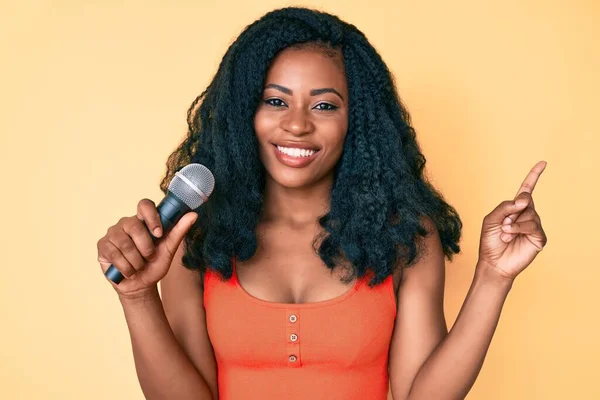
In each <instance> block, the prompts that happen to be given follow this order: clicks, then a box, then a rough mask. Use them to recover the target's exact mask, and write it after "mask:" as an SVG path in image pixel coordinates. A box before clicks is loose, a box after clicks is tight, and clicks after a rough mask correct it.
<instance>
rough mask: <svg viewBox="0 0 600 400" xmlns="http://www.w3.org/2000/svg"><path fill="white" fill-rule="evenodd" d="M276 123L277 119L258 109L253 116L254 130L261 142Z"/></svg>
mask: <svg viewBox="0 0 600 400" xmlns="http://www.w3.org/2000/svg"><path fill="white" fill-rule="evenodd" d="M276 125H277V121H276V120H275V119H274V118H272V117H270V116H269V114H268V113H265V112H261V111H258V112H257V113H256V114H255V116H254V131H255V132H256V136H257V137H258V140H259V141H260V142H261V145H262V144H263V143H262V142H263V141H265V140H267V139H268V138H269V135H270V134H271V133H272V132H273V129H274V127H275V126H276Z"/></svg>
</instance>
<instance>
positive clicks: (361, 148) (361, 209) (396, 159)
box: [160, 7, 462, 286]
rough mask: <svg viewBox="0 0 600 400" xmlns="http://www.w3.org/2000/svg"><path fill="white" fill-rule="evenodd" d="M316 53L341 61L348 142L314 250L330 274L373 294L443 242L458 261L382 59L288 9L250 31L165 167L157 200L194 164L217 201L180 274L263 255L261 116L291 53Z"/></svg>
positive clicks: (327, 17) (454, 226) (339, 25)
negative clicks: (257, 128)
mask: <svg viewBox="0 0 600 400" xmlns="http://www.w3.org/2000/svg"><path fill="white" fill-rule="evenodd" d="M306 45H316V46H319V47H321V48H324V49H332V50H341V54H342V58H343V63H344V69H345V73H346V79H347V84H348V93H349V114H348V132H347V134H346V138H345V142H344V150H343V154H342V157H341V159H340V160H339V161H338V163H337V165H336V166H335V170H334V184H333V187H332V191H331V204H330V207H329V210H328V212H327V213H326V214H325V215H323V216H321V217H320V218H319V224H320V226H321V227H322V228H323V233H322V234H321V235H319V236H318V237H317V238H315V240H314V242H313V247H314V249H315V251H316V252H317V253H318V255H319V256H320V258H321V259H322V260H323V262H324V264H325V265H326V266H327V267H328V268H329V269H331V270H333V269H334V268H335V267H336V266H340V265H342V264H346V265H349V266H350V267H349V269H350V273H351V275H349V276H348V277H347V278H345V279H344V280H343V281H345V282H349V281H350V280H352V279H353V278H354V277H355V276H358V277H362V276H364V275H365V273H366V272H367V270H368V269H370V270H372V271H373V272H374V275H373V278H372V280H371V282H370V283H369V285H370V286H373V285H376V284H378V283H381V282H382V281H383V280H384V279H385V278H386V277H388V276H389V275H390V274H391V273H392V272H393V271H394V270H395V269H396V268H404V267H409V266H411V265H413V264H414V263H415V262H416V261H417V260H418V259H419V257H420V256H421V255H422V253H423V251H424V250H425V249H424V248H423V247H422V246H421V243H422V240H421V239H422V238H423V237H424V236H427V234H428V233H430V232H429V231H428V230H427V229H426V226H427V225H425V224H424V221H428V222H429V221H430V222H431V223H433V224H434V225H435V228H436V229H437V230H438V233H439V236H440V239H441V243H442V246H443V251H444V254H445V256H446V257H447V258H448V259H449V260H452V254H453V253H459V252H460V247H459V245H458V242H459V240H460V236H461V229H462V222H461V220H460V217H459V216H458V213H457V212H456V210H455V209H454V208H453V207H452V206H450V205H449V204H448V203H446V202H445V201H444V199H443V196H442V194H441V193H439V192H438V191H437V190H436V189H435V188H434V187H433V186H432V185H431V184H430V183H429V182H428V181H427V179H426V177H425V175H424V172H423V171H424V167H425V162H426V160H425V157H424V156H423V154H422V153H421V151H420V148H419V145H418V143H417V140H416V138H415V131H414V129H413V128H412V126H411V124H410V116H409V114H408V112H407V110H406V108H405V106H404V105H403V103H402V101H401V100H400V97H399V96H398V94H397V90H396V85H395V82H394V79H393V77H392V74H391V72H390V71H389V69H388V67H387V66H386V64H385V63H384V62H383V60H382V58H381V56H380V55H379V53H378V52H377V51H376V50H375V48H374V47H373V46H372V45H371V44H370V43H369V41H368V40H367V38H366V37H365V35H364V34H363V33H362V32H361V31H359V30H358V29H357V28H356V27H355V26H354V25H351V24H349V23H346V22H344V21H342V20H341V19H340V18H338V17H337V16H335V15H332V14H329V13H325V12H322V11H318V10H314V9H308V8H300V7H287V8H282V9H277V10H274V11H271V12H269V13H267V14H265V15H264V16H263V17H261V18H260V19H258V20H256V21H255V22H253V23H252V24H250V25H248V26H246V27H245V28H244V30H243V31H242V33H241V34H240V35H239V36H238V37H237V39H236V40H235V41H234V42H233V43H232V44H231V46H230V47H229V48H228V50H227V52H226V53H225V55H224V56H223V59H222V60H221V62H220V65H219V68H218V70H217V72H216V74H215V76H214V78H213V79H212V81H211V82H210V84H209V85H208V87H207V88H206V89H205V90H204V92H203V93H202V94H200V95H199V96H198V97H196V99H195V100H194V101H193V103H192V105H191V106H190V108H189V110H188V114H187V116H188V118H187V122H188V128H189V130H188V134H187V135H186V138H185V140H184V141H183V142H182V143H181V144H180V145H179V146H178V147H177V149H176V150H175V151H174V152H173V153H172V154H171V155H170V156H169V158H168V161H167V173H166V175H165V177H164V178H163V180H162V182H161V184H160V188H161V190H162V191H163V192H164V193H165V194H166V193H167V188H168V185H169V182H170V181H171V179H172V178H173V176H174V174H175V172H177V171H179V170H180V169H181V168H183V167H184V166H185V165H187V164H188V163H200V164H203V165H205V166H207V167H208V168H209V169H210V170H211V171H212V172H213V174H214V176H215V189H214V191H213V193H212V195H211V196H210V198H209V200H208V201H207V202H206V203H205V204H203V205H202V206H200V208H198V209H197V210H195V211H197V212H198V214H199V217H198V220H197V221H196V223H195V224H194V226H193V227H192V228H191V229H190V231H189V233H188V235H187V236H186V238H185V253H184V256H183V258H182V263H183V265H184V266H185V267H186V268H189V269H191V270H198V271H201V272H204V271H205V270H206V268H212V269H213V270H215V271H217V272H219V273H220V275H221V276H222V277H223V279H229V278H231V276H232V273H233V270H232V265H231V259H232V257H239V258H240V259H241V260H248V259H249V258H251V257H252V256H253V255H254V254H255V252H256V248H257V243H258V242H257V236H256V226H257V223H258V221H259V218H260V216H261V211H262V206H263V192H264V186H265V174H266V171H265V167H264V166H263V164H262V162H261V161H260V158H259V151H258V142H257V138H256V135H255V132H254V124H253V121H254V113H255V112H256V109H257V107H258V105H259V102H260V100H261V99H262V93H263V85H264V80H265V77H266V73H267V70H268V67H269V65H270V63H271V62H272V61H273V59H274V58H275V56H276V55H277V54H278V53H279V52H280V51H282V50H283V49H285V48H288V47H298V46H306Z"/></svg>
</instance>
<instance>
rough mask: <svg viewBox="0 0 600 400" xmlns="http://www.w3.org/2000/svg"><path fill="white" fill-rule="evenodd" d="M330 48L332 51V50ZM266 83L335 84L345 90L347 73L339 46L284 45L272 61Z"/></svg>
mask: <svg viewBox="0 0 600 400" xmlns="http://www.w3.org/2000/svg"><path fill="white" fill-rule="evenodd" d="M332 51H333V52H334V53H332ZM265 83H279V84H281V85H283V86H288V87H290V88H291V86H294V85H296V86H311V88H315V87H334V88H336V89H338V90H346V74H345V73H344V63H343V60H342V54H341V52H340V51H339V50H328V51H327V53H326V52H325V50H323V49H320V48H312V47H306V48H287V49H285V50H283V51H281V52H280V53H279V54H278V55H277V57H275V59H274V60H273V62H272V63H271V65H270V67H269V70H268V72H267V79H266V82H265Z"/></svg>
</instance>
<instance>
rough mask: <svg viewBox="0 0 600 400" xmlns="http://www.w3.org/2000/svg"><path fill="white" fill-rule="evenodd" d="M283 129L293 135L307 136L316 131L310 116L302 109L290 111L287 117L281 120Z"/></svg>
mask: <svg viewBox="0 0 600 400" xmlns="http://www.w3.org/2000/svg"><path fill="white" fill-rule="evenodd" d="M281 128H282V129H284V130H285V131H287V132H290V133H291V134H293V135H297V136H300V135H305V134H307V133H310V132H312V131H313V129H314V124H313V123H312V121H311V120H310V115H306V111H305V110H302V109H296V110H294V109H290V110H289V112H288V113H287V115H286V116H285V117H284V118H282V119H281Z"/></svg>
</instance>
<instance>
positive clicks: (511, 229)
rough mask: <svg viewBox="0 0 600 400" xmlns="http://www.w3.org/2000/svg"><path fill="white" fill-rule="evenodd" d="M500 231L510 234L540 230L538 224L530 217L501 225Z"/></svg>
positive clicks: (537, 231) (530, 232) (532, 232)
mask: <svg viewBox="0 0 600 400" xmlns="http://www.w3.org/2000/svg"><path fill="white" fill-rule="evenodd" d="M502 231H504V232H507V233H512V234H519V233H522V234H535V233H539V232H540V231H541V229H540V224H539V223H538V222H537V221H535V220H533V219H531V220H529V221H522V222H515V223H513V224H510V225H502Z"/></svg>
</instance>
